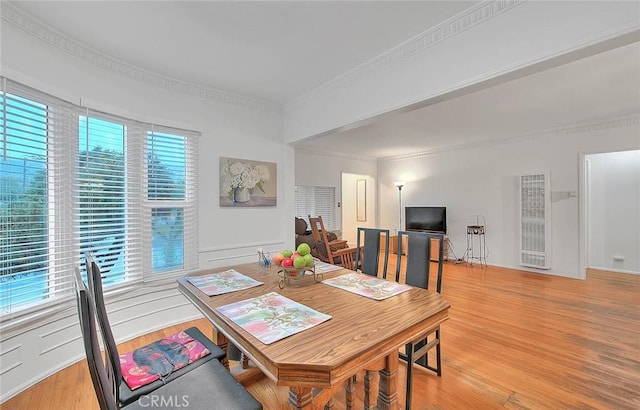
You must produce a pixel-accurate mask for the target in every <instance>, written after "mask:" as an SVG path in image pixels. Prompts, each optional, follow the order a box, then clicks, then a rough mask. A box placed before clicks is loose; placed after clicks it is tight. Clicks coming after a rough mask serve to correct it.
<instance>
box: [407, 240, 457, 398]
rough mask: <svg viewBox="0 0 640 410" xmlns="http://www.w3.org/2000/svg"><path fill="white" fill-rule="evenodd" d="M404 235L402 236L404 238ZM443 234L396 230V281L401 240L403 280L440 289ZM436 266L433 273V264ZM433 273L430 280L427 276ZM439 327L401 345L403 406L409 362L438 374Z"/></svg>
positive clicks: (409, 388)
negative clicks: (404, 372)
mask: <svg viewBox="0 0 640 410" xmlns="http://www.w3.org/2000/svg"><path fill="white" fill-rule="evenodd" d="M405 237H406V239H405ZM444 239H445V238H444V235H442V234H436V233H427V232H417V231H400V232H398V255H399V256H398V259H397V262H396V282H400V281H401V276H402V275H401V273H402V265H403V263H402V259H403V258H401V257H400V255H401V250H402V243H403V242H405V243H407V252H406V253H407V255H406V263H405V264H404V265H405V270H404V283H406V284H408V285H411V286H416V287H420V288H424V289H433V290H435V291H436V292H438V293H440V292H441V291H442V270H443V264H444V256H443V255H444V252H443V251H444V249H443V248H444ZM434 244H435V245H437V246H433V245H434ZM433 248H436V249H437V255H432V249H433ZM434 265H435V267H436V269H435V272H433V269H432V268H433V267H434ZM431 276H433V280H432V278H431ZM440 346H441V340H440V326H438V327H436V328H435V329H433V330H432V331H430V332H429V333H427V334H423V335H420V336H419V337H418V338H416V339H414V340H413V341H412V342H411V343H408V344H407V345H406V346H405V351H404V353H400V358H401V359H403V360H405V361H406V362H407V389H406V402H405V403H406V408H407V409H410V408H411V384H412V376H413V363H416V364H418V365H420V366H422V367H424V368H426V369H429V370H431V371H434V372H435V373H436V374H437V375H438V376H442V360H441V351H440ZM433 348H435V350H436V353H435V355H436V357H435V360H436V364H435V366H433V365H430V364H429V351H430V350H431V349H433Z"/></svg>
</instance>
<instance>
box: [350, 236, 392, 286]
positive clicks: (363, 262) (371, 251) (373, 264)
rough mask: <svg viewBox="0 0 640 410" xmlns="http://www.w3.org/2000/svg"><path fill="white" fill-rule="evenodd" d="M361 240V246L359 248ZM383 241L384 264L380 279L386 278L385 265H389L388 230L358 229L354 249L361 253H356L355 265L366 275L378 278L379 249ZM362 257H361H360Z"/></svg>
mask: <svg viewBox="0 0 640 410" xmlns="http://www.w3.org/2000/svg"><path fill="white" fill-rule="evenodd" d="M361 239H362V243H363V246H362V247H361V246H360V243H361ZM383 240H384V243H385V247H384V264H383V270H382V277H383V278H384V279H386V278H387V265H388V264H389V230H388V229H377V228H358V239H357V241H356V248H357V249H362V252H357V253H356V260H355V265H356V266H359V267H360V271H361V272H362V273H364V274H367V275H372V276H378V272H379V271H380V248H381V245H382V241H383ZM360 255H362V257H360Z"/></svg>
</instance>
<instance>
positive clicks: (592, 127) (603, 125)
mask: <svg viewBox="0 0 640 410" xmlns="http://www.w3.org/2000/svg"><path fill="white" fill-rule="evenodd" d="M638 126H640V116H637V115H633V116H630V117H623V118H617V119H613V120H609V121H603V122H595V123H588V124H581V125H574V126H571V127H562V128H557V129H553V130H547V131H542V132H537V133H532V134H524V135H516V136H513V137H507V138H497V139H493V140H486V141H479V142H472V143H468V144H458V145H452V146H449V147H443V148H437V149H433V150H429V151H423V152H416V153H412V154H406V155H396V156H391V157H383V158H379V159H378V161H379V162H392V161H400V160H406V159H412V158H421V157H427V156H431V155H437V154H444V153H448V152H456V151H467V150H472V149H478V148H485V147H490V146H496V145H504V144H513V143H517V142H523V141H533V140H537V139H542V138H548V137H562V136H566V135H575V134H586V133H591V132H594V131H601V130H610V129H616V128H626V127H638Z"/></svg>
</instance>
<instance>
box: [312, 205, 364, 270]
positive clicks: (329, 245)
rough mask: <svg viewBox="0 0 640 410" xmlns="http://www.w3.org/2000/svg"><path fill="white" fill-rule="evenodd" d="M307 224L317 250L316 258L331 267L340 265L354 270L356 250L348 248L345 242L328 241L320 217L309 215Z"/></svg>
mask: <svg viewBox="0 0 640 410" xmlns="http://www.w3.org/2000/svg"><path fill="white" fill-rule="evenodd" d="M309 223H310V224H311V233H312V234H313V238H314V239H315V241H316V246H317V248H318V258H319V259H320V260H321V261H323V262H327V263H330V264H332V265H340V266H342V267H343V268H346V269H351V270H356V264H355V255H356V248H349V246H348V245H347V241H345V240H341V239H337V240H334V241H329V237H328V236H327V230H326V229H325V227H324V222H322V217H321V216H318V217H317V218H312V217H311V215H309Z"/></svg>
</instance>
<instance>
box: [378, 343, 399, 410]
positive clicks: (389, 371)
mask: <svg viewBox="0 0 640 410" xmlns="http://www.w3.org/2000/svg"><path fill="white" fill-rule="evenodd" d="M398 361H399V359H398V353H397V352H393V353H391V354H390V355H388V356H387V357H385V364H384V369H382V370H380V391H379V392H378V409H380V410H391V409H393V410H395V409H396V408H397V406H398V397H397V395H398V394H397V376H398Z"/></svg>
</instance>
